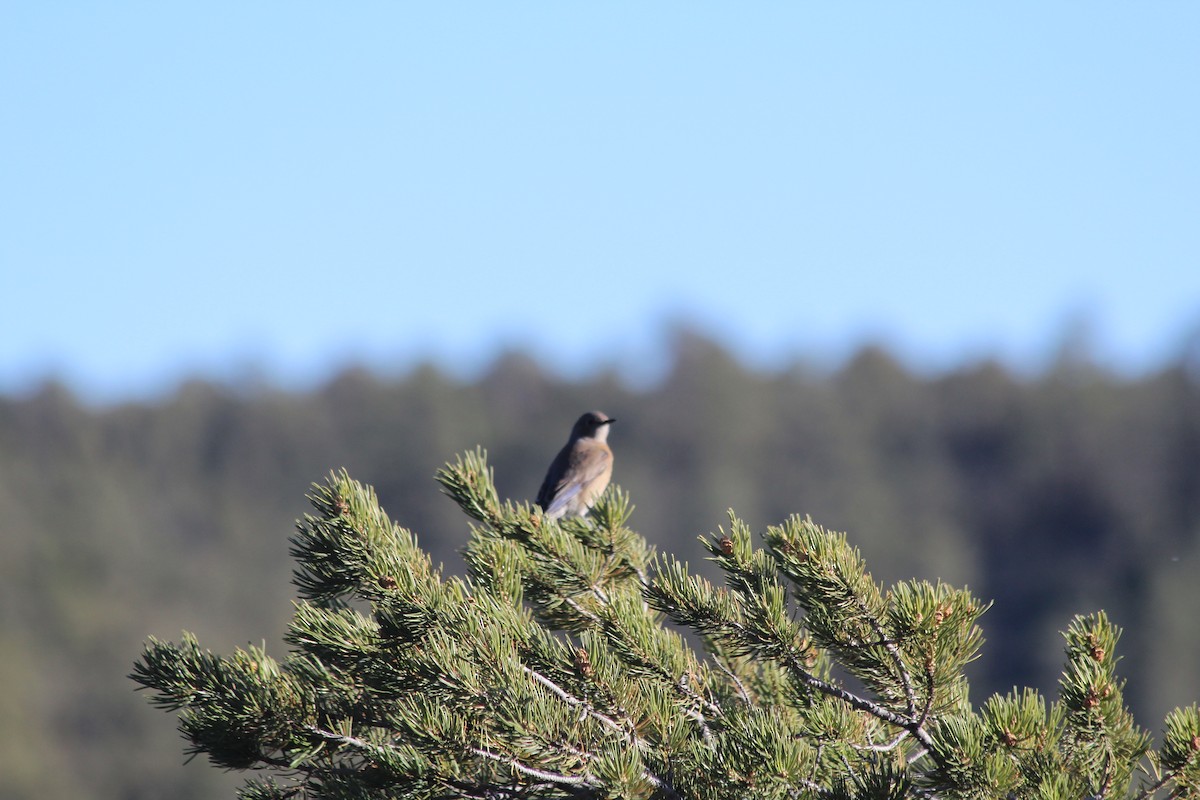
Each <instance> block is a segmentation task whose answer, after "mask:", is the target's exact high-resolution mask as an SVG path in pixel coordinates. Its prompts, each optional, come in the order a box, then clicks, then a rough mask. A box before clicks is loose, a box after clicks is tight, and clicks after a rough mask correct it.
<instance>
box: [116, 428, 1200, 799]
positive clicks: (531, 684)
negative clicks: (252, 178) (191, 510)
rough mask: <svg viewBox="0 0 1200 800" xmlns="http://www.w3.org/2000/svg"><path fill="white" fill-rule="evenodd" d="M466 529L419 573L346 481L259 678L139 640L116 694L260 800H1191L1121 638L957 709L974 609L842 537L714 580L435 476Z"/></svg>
mask: <svg viewBox="0 0 1200 800" xmlns="http://www.w3.org/2000/svg"><path fill="white" fill-rule="evenodd" d="M437 479H438V481H439V482H440V483H441V485H442V488H443V490H444V491H445V493H446V494H447V495H448V496H449V497H451V498H452V499H453V500H454V501H455V502H456V503H457V504H458V505H459V506H460V507H461V508H462V510H463V511H464V512H465V513H466V515H467V516H468V517H469V519H470V521H471V522H470V530H471V535H470V538H469V540H468V542H467V544H466V547H465V550H464V555H465V558H466V562H467V565H468V570H469V572H468V575H467V576H465V577H462V578H459V577H452V576H446V575H443V574H442V573H441V571H440V569H438V568H435V567H434V566H433V564H432V563H431V562H430V560H429V558H428V556H427V555H426V554H425V553H424V552H423V551H422V550H421V549H420V547H419V546H418V543H417V539H416V537H415V536H414V535H413V534H412V533H411V532H409V531H406V530H404V529H403V528H401V527H399V526H397V525H395V524H394V523H393V522H391V521H390V520H389V519H388V517H387V516H386V514H385V513H384V512H383V510H382V509H381V508H380V506H379V503H378V501H377V499H376V497H375V495H374V493H373V491H372V490H371V489H370V488H369V487H365V486H363V485H361V484H359V483H357V482H355V481H354V480H352V479H351V478H350V477H349V475H347V474H346V473H345V472H341V473H336V474H332V475H330V476H329V478H328V479H327V480H326V482H325V483H323V484H320V485H315V486H314V488H313V491H312V493H311V495H310V499H311V501H312V506H313V513H312V514H310V515H308V516H306V517H305V518H304V519H303V520H302V521H301V522H300V523H299V524H298V530H297V533H296V535H295V537H294V538H293V540H292V555H293V557H294V558H295V559H296V563H297V567H296V571H295V584H296V587H297V589H298V594H299V597H298V600H297V602H296V609H295V615H294V617H293V619H292V622H291V625H290V627H289V629H288V631H287V634H286V637H285V639H286V641H287V642H288V644H289V645H290V646H291V648H292V650H291V652H290V653H289V654H288V655H287V657H286V658H284V659H283V660H282V661H277V660H275V659H273V658H271V657H269V656H268V655H267V654H266V653H265V652H263V650H262V649H261V648H250V649H248V650H245V651H242V650H239V651H237V652H236V653H234V654H233V655H232V656H217V655H214V654H212V653H210V652H208V651H205V650H202V649H201V648H200V645H199V643H198V642H197V641H196V639H195V638H194V637H192V636H191V635H189V634H185V635H184V637H183V640H182V641H181V642H180V643H179V644H173V643H165V642H161V641H158V640H155V639H151V640H149V642H148V643H147V645H146V649H145V652H144V653H143V655H142V657H141V659H140V660H139V661H138V662H137V663H136V664H135V667H134V672H133V674H132V676H131V677H132V678H133V679H134V680H135V681H136V682H137V683H139V684H140V685H141V686H142V687H144V688H147V689H149V690H150V699H151V702H153V703H154V704H155V705H158V706H160V707H161V708H164V709H166V710H168V711H178V712H179V718H180V731H181V733H182V734H183V736H184V738H185V739H186V740H187V742H188V744H187V751H188V752H189V753H190V754H204V755H206V756H208V758H209V759H210V760H211V761H212V763H213V764H215V765H217V766H219V767H223V768H227V769H238V770H255V771H259V772H260V776H259V777H254V778H251V779H250V780H249V781H248V782H247V783H246V784H245V786H244V787H243V789H242V791H241V796H242V797H243V798H247V799H248V800H249V799H251V798H253V799H254V800H268V798H272V799H278V798H291V797H296V798H300V797H303V798H329V800H340V799H341V798H347V799H349V798H430V799H432V798H495V799H496V800H502V799H503V800H510V799H511V800H518V799H519V798H605V797H612V798H704V799H705V800H709V799H710V798H713V799H716V800H720V799H721V798H797V799H799V798H813V799H814V800H816V799H818V798H819V799H820V800H851V799H852V798H853V799H856V800H859V799H861V800H865V799H866V798H879V799H883V798H908V797H914V798H1022V799H1023V798H1045V800H1051V799H1052V798H1062V799H1063V800H1066V798H1072V799H1073V800H1074V799H1077V798H1084V797H1087V798H1097V799H1099V798H1118V797H1120V798H1126V797H1136V798H1145V799H1147V800H1148V799H1149V798H1155V797H1157V798H1168V797H1169V798H1192V797H1200V712H1198V711H1197V708H1196V707H1195V706H1192V707H1190V708H1187V709H1179V710H1176V711H1175V712H1173V713H1172V714H1171V715H1170V716H1169V717H1168V718H1167V721H1166V725H1165V728H1164V731H1163V737H1162V739H1163V740H1162V744H1161V746H1160V748H1159V749H1158V750H1157V751H1155V750H1153V749H1152V748H1151V740H1150V737H1149V735H1148V734H1147V733H1146V732H1145V731H1143V730H1141V729H1140V728H1138V727H1137V726H1136V725H1135V724H1134V722H1133V720H1132V718H1131V716H1130V714H1129V712H1128V710H1127V709H1126V708H1125V705H1124V702H1123V700H1122V689H1123V683H1122V681H1121V680H1120V679H1119V678H1118V677H1117V676H1116V671H1115V668H1116V662H1117V658H1116V656H1115V654H1114V652H1115V648H1116V643H1117V639H1118V637H1119V634H1120V632H1119V630H1118V629H1117V628H1116V627H1115V626H1114V625H1112V624H1111V623H1110V622H1109V621H1108V619H1107V618H1106V617H1105V616H1104V614H1103V613H1101V614H1097V615H1094V616H1090V617H1081V618H1078V619H1076V620H1075V621H1074V622H1072V623H1071V625H1070V627H1069V629H1068V631H1067V633H1066V640H1067V647H1066V658H1067V660H1066V667H1065V669H1064V672H1063V677H1062V682H1061V689H1060V699H1059V700H1058V701H1057V702H1054V703H1049V702H1047V700H1046V699H1044V698H1043V697H1042V696H1040V695H1039V694H1038V693H1037V692H1035V691H1033V690H1029V689H1026V690H1020V691H1018V690H1014V691H1013V692H1012V693H1010V694H1008V695H1005V696H1003V697H1000V696H996V697H992V698H990V699H988V700H987V701H986V702H985V703H984V704H983V706H982V708H979V709H976V708H974V707H972V705H971V703H970V702H969V699H968V686H967V681H966V678H965V677H964V675H963V669H964V667H965V666H966V664H967V663H969V662H970V661H971V660H972V659H974V658H976V657H977V656H978V654H979V650H980V646H981V644H982V642H983V637H982V634H981V631H980V628H979V626H978V621H979V618H980V616H981V615H982V613H983V612H984V610H985V608H986V606H985V605H984V604H983V603H981V602H979V601H978V600H977V599H975V598H974V597H973V596H972V595H971V594H970V592H968V591H966V590H964V589H955V588H953V587H949V586H946V585H943V584H940V583H939V584H930V583H928V582H925V581H907V582H902V583H900V584H897V585H896V586H893V587H890V588H885V587H882V586H879V585H877V584H876V583H875V582H874V581H873V580H872V578H871V576H870V574H869V573H868V572H867V571H866V566H865V564H864V563H863V560H862V557H861V556H860V554H859V553H858V552H857V551H856V550H855V549H854V548H853V547H851V546H850V545H849V544H848V543H847V541H846V537H845V536H844V535H843V534H838V533H832V532H829V531H826V530H824V529H823V528H821V527H820V526H819V525H817V524H815V523H814V522H812V521H811V520H809V519H804V518H799V517H793V518H791V519H789V520H787V521H786V522H784V523H783V524H782V525H780V526H777V527H771V528H769V529H768V530H767V531H766V533H765V535H764V536H763V544H764V546H758V547H756V545H755V541H754V537H753V535H752V532H751V531H750V529H749V528H748V527H747V526H746V524H745V523H743V522H742V521H741V520H739V519H738V518H737V517H736V516H734V515H733V514H732V513H731V515H730V521H729V527H728V529H727V530H726V529H725V528H721V529H719V530H718V531H717V532H716V533H715V534H712V535H710V536H706V537H703V538H702V539H701V541H702V543H703V545H704V547H705V548H706V549H707V550H708V552H709V554H710V558H711V560H712V561H713V562H714V563H715V565H716V566H717V567H718V568H719V570H720V573H721V574H722V575H723V581H722V584H721V585H715V584H713V583H712V582H710V581H708V580H706V579H705V578H703V577H700V576H698V575H695V574H693V573H692V572H691V571H690V570H689V568H688V566H687V565H686V564H684V563H682V562H680V561H678V560H676V559H674V558H671V557H659V556H656V555H655V554H654V553H653V552H652V550H651V549H650V548H649V547H648V546H647V545H646V542H645V540H644V539H643V538H642V537H641V536H639V535H637V534H636V533H634V532H633V531H631V530H630V529H629V528H628V527H627V523H628V520H629V517H630V514H631V511H632V506H631V505H630V502H629V497H628V495H626V494H625V493H624V492H622V491H621V490H620V489H619V488H616V487H613V488H612V489H610V490H609V491H608V492H607V493H606V495H605V496H604V498H603V499H602V500H601V502H600V503H599V505H598V506H597V507H596V508H595V509H594V510H593V512H592V514H591V516H590V517H589V518H588V519H585V520H562V521H551V520H547V519H546V518H545V517H544V516H543V515H542V513H541V511H540V510H539V509H538V508H536V507H534V506H531V505H529V504H528V503H519V504H515V503H511V502H502V501H501V500H500V498H499V496H498V495H497V493H496V490H495V488H494V485H493V481H492V475H491V472H490V470H489V468H488V466H487V463H486V457H485V454H484V453H483V452H482V451H476V452H472V453H468V454H465V455H463V456H461V457H460V458H458V459H457V460H456V461H455V462H454V463H453V464H448V465H447V466H446V467H445V468H444V469H442V470H441V471H440V472H439V473H438V476H437Z"/></svg>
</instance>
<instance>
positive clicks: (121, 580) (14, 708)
mask: <svg viewBox="0 0 1200 800" xmlns="http://www.w3.org/2000/svg"><path fill="white" fill-rule="evenodd" d="M674 359H675V360H674V365H673V367H672V369H671V370H670V372H669V374H668V375H667V377H666V378H665V380H664V381H663V382H662V383H661V384H659V385H657V386H656V387H654V388H652V389H647V390H639V391H635V390H632V389H630V388H628V387H626V386H625V385H623V384H622V382H621V381H620V380H618V379H617V377H616V376H615V375H600V376H596V377H594V378H592V379H590V380H588V381H586V382H582V383H568V382H563V381H561V380H559V379H556V378H554V377H552V376H550V375H548V374H547V373H546V372H544V371H543V370H542V369H541V368H539V366H538V365H537V364H535V363H534V362H532V361H530V360H528V359H527V358H525V357H522V356H518V355H513V356H509V357H506V358H503V359H501V360H500V361H498V362H497V363H496V364H495V365H493V367H492V368H491V369H490V371H489V372H488V373H487V374H486V375H484V376H483V377H481V378H480V379H479V380H477V381H472V382H462V381H457V380H454V379H452V378H450V377H448V376H447V374H446V373H444V372H442V371H439V370H438V369H437V368H435V367H423V368H419V369H416V370H414V371H412V372H411V373H409V374H407V375H405V376H403V377H401V378H397V379H383V378H379V377H376V376H373V375H372V374H369V373H367V372H363V371H348V372H346V373H344V374H342V375H340V376H339V377H337V378H336V379H334V380H332V381H330V382H329V383H328V384H326V385H324V386H322V387H320V388H319V389H317V390H315V391H312V392H309V393H285V392H280V391H274V390H267V389H259V390H253V391H238V390H234V389H230V388H228V387H222V386H217V385H210V384H205V383H192V384H188V385H185V386H183V387H181V388H180V389H179V390H178V391H177V392H176V393H175V394H173V395H172V396H171V397H169V398H166V399H164V400H163V401H161V402H159V403H155V404H153V405H146V404H128V405H122V406H119V407H115V408H108V409H100V410H96V409H88V408H86V407H85V406H83V405H82V404H80V403H79V402H77V400H76V399H75V398H74V397H72V395H71V394H70V392H69V391H67V390H66V389H64V388H63V387H61V386H57V385H49V386H46V387H44V388H43V389H42V390H41V391H39V392H37V393H36V394H34V395H33V396H30V397H24V398H19V399H18V398H8V399H0V593H2V598H3V601H2V603H0V609H2V614H0V648H2V652H3V658H2V659H0V686H2V687H3V689H2V691H0V726H2V727H3V729H4V730H5V731H7V732H8V733H6V735H5V736H4V737H3V738H4V741H3V744H2V745H0V775H2V776H3V783H4V790H3V796H5V797H13V798H23V797H30V798H32V797H39V798H45V797H67V796H81V797H82V796H86V797H122V798H143V797H144V798H158V797H163V796H174V797H176V798H177V800H185V799H186V798H193V797H202V796H203V797H211V796H213V795H214V792H218V791H225V792H229V791H231V787H232V786H234V785H236V784H237V783H239V782H240V781H239V780H235V779H232V778H229V777H228V776H225V775H222V774H220V773H218V772H216V771H215V770H213V769H211V768H210V767H209V766H208V765H207V764H205V763H200V762H197V763H193V764H189V765H188V766H186V767H181V766H180V762H181V761H182V757H181V755H180V753H181V745H182V742H181V741H180V740H179V739H178V737H177V736H176V735H175V733H174V731H173V724H174V723H173V720H172V718H171V717H170V716H169V715H165V714H162V713H161V712H157V711H154V710H152V709H149V708H147V707H145V703H144V700H143V699H142V698H141V697H140V696H138V695H137V694H135V693H134V691H133V689H134V685H133V683H132V682H131V681H130V680H128V678H127V677H126V676H127V674H128V672H129V671H130V666H131V663H132V661H133V660H134V659H135V658H136V657H137V656H138V654H139V653H140V651H141V645H142V641H143V640H144V638H145V637H146V636H147V635H150V634H153V635H156V636H158V637H160V638H167V639H178V637H179V633H180V631H181V630H182V629H187V630H191V631H194V632H196V633H197V634H198V635H199V636H200V639H201V641H202V642H204V644H205V646H208V647H212V648H213V649H216V650H229V649H231V648H233V647H235V646H237V645H244V644H245V643H247V642H253V643H254V644H261V643H263V642H264V641H265V644H266V647H267V649H268V651H269V652H275V653H277V654H278V653H279V652H280V651H282V650H283V649H284V647H283V645H282V644H281V643H280V638H281V635H282V633H283V631H284V626H285V623H286V620H287V619H288V617H289V616H290V614H291V604H290V603H291V597H292V596H293V593H292V587H291V586H290V584H289V581H290V574H291V566H292V565H291V563H290V561H289V558H288V542H287V540H288V537H289V536H290V535H291V533H292V529H293V522H294V520H295V519H296V518H297V517H299V516H300V515H302V514H303V513H304V512H305V511H306V510H307V504H306V501H305V497H304V495H305V492H306V491H307V490H308V487H309V484H310V483H312V482H313V481H317V480H320V479H322V478H323V477H324V476H325V475H326V474H327V473H328V472H329V471H330V470H331V469H334V468H338V467H346V468H347V469H348V470H349V472H350V474H351V475H352V476H353V477H354V478H356V479H358V480H360V481H363V482H365V483H369V484H372V485H374V486H375V488H376V489H377V491H378V493H379V497H380V500H381V501H382V503H383V505H384V507H385V508H386V509H387V510H388V512H389V513H390V515H391V516H392V517H393V518H394V519H396V520H397V521H399V522H400V523H401V524H403V525H405V526H407V527H409V528H410V529H411V530H413V531H414V532H416V533H417V535H418V537H419V539H420V541H421V542H422V544H423V546H424V547H425V548H426V549H428V550H429V551H431V552H432V553H433V556H434V560H435V562H436V561H438V560H440V561H443V562H444V563H445V564H446V565H447V567H448V568H449V569H452V570H456V569H457V568H458V564H459V562H458V556H457V554H456V549H457V548H458V547H459V546H460V545H461V544H462V543H463V542H464V541H465V537H466V521H465V520H464V518H463V517H462V516H461V514H460V513H459V511H458V510H457V508H456V507H455V506H454V504H453V503H451V502H450V501H449V500H448V499H446V498H444V497H442V496H441V495H440V494H439V491H438V487H437V485H436V484H435V483H434V480H433V474H434V472H435V470H436V469H437V468H438V467H439V466H441V465H442V464H443V463H444V462H445V461H447V460H450V459H452V458H453V457H454V456H455V455H456V454H457V453H459V452H462V451H464V450H467V449H471V448H474V447H475V446H476V445H481V446H483V447H484V448H486V449H487V451H488V454H489V461H490V463H491V464H492V465H493V467H494V468H495V471H496V483H497V486H498V488H499V490H500V492H501V494H502V496H505V497H508V498H511V499H514V500H522V499H531V498H532V497H533V495H534V494H535V492H536V491H537V488H538V484H539V483H540V480H541V478H542V475H543V473H544V470H545V468H546V466H547V464H548V463H549V460H550V458H551V457H552V456H553V454H554V452H555V451H556V449H557V448H558V447H560V446H561V445H562V443H563V441H564V440H565V438H566V435H567V433H568V431H569V429H570V426H571V423H572V422H573V421H574V419H575V418H576V417H577V416H578V414H579V413H580V412H581V411H584V410H587V409H590V408H599V409H603V410H604V411H606V412H607V413H609V414H610V415H612V416H614V417H617V418H618V420H619V421H618V423H617V424H616V425H615V426H614V428H613V431H612V435H611V437H610V440H609V441H610V444H611V445H612V446H613V449H614V451H615V453H616V469H615V472H614V481H615V482H616V483H618V484H620V485H621V486H622V487H623V488H625V489H626V490H628V491H629V492H630V494H631V496H632V499H633V502H634V504H635V505H636V510H635V512H634V515H633V518H632V526H633V527H634V528H635V529H637V530H639V531H640V532H641V533H643V534H645V535H646V536H647V537H648V538H649V539H650V540H651V541H652V542H654V543H655V544H656V545H657V547H658V548H659V549H660V550H665V551H669V552H673V553H676V554H678V555H679V556H680V557H681V558H685V559H690V560H691V561H692V562H693V563H698V562H701V561H702V559H703V554H704V553H703V550H702V549H701V548H700V547H699V545H698V544H697V542H696V537H697V536H698V535H700V534H703V533H706V532H709V531H712V530H714V529H715V528H716V527H717V526H720V525H723V524H727V518H726V509H727V508H730V507H732V508H733V509H735V510H736V511H737V512H738V514H739V515H740V516H742V517H743V518H744V519H745V520H746V521H747V522H749V523H750V524H751V525H753V526H755V527H756V529H758V530H761V529H763V528H764V527H765V526H766V525H767V524H769V523H773V522H777V521H780V520H782V519H783V518H784V517H786V516H787V515H789V514H791V513H800V514H807V515H810V516H812V517H813V518H814V519H815V520H816V521H817V522H819V523H820V524H822V525H824V526H826V527H829V528H832V529H836V530H844V531H847V532H848V534H849V537H850V540H851V542H853V543H855V544H856V545H857V546H858V547H860V548H861V550H862V551H863V554H864V556H865V558H866V561H867V563H868V565H869V566H870V567H871V568H872V570H873V572H874V575H875V578H876V579H877V580H881V581H886V582H891V581H894V580H896V579H900V578H907V577H920V578H927V579H930V580H937V579H942V580H944V581H946V582H949V583H951V584H955V585H969V586H970V587H971V589H972V590H973V591H974V593H975V594H976V595H977V596H979V597H982V598H985V599H992V600H994V601H995V605H994V606H993V607H992V608H991V609H990V610H989V611H988V612H987V613H986V614H985V615H984V617H983V621H982V624H983V628H984V631H985V633H986V635H987V639H988V641H987V643H986V644H985V646H984V649H983V655H982V658H981V659H980V660H979V661H978V662H977V663H976V664H975V665H974V666H973V668H972V671H971V672H970V674H971V676H972V680H973V689H972V691H973V695H974V698H975V699H976V700H981V699H982V698H984V697H986V696H987V695H988V694H990V693H991V692H994V691H1006V690H1007V689H1009V688H1011V687H1012V686H1013V685H1014V684H1016V685H1033V686H1037V687H1039V688H1041V689H1043V690H1045V691H1047V692H1050V693H1052V692H1053V689H1054V682H1055V679H1056V677H1057V674H1058V671H1059V669H1060V666H1061V662H1062V640H1061V637H1060V636H1059V634H1058V631H1059V630H1061V629H1063V628H1064V627H1065V625H1066V624H1067V622H1068V621H1069V619H1070V617H1071V615H1073V614H1075V613H1085V612H1090V611H1094V610H1096V609H1099V608H1103V609H1105V610H1107V611H1108V613H1109V615H1110V616H1111V617H1112V618H1113V619H1114V621H1115V622H1117V623H1118V624H1120V625H1122V626H1123V627H1124V628H1125V629H1126V633H1125V638H1124V640H1123V641H1122V645H1121V648H1120V651H1121V653H1122V654H1123V655H1124V657H1125V658H1124V661H1123V662H1122V669H1123V674H1124V675H1125V676H1126V677H1128V679H1129V685H1128V689H1127V696H1128V698H1129V701H1130V704H1131V706H1132V708H1133V709H1134V711H1135V713H1136V714H1137V716H1138V718H1139V720H1140V721H1141V722H1142V724H1144V725H1148V726H1152V725H1154V724H1156V721H1157V720H1161V719H1162V718H1163V716H1164V714H1165V712H1166V711H1167V710H1169V709H1170V708H1171V707H1174V706H1176V705H1183V704H1190V703H1192V702H1193V701H1196V700H1200V625H1197V623H1196V615H1197V613H1200V581H1198V580H1197V579H1196V575H1197V574H1200V552H1198V547H1197V540H1198V539H1200V370H1198V368H1197V365H1196V364H1190V365H1189V364H1187V363H1184V362H1182V361H1181V362H1179V363H1176V364H1174V365H1170V366H1168V367H1167V368H1164V369H1163V370H1162V371H1160V372H1158V373H1156V374H1153V375H1149V376H1146V377H1142V378H1138V379H1129V378H1121V377H1116V376H1113V375H1110V374H1107V373H1105V372H1103V371H1101V370H1099V369H1097V368H1095V367H1093V366H1091V365H1089V364H1088V363H1086V362H1082V361H1080V360H1077V359H1076V360H1073V359H1069V358H1064V359H1062V360H1060V361H1059V362H1058V363H1057V364H1056V365H1054V366H1053V367H1052V368H1051V369H1049V370H1048V371H1046V372H1045V373H1043V374H1041V375H1039V376H1036V377H1032V378H1030V377H1024V378H1021V377H1017V376H1014V375H1013V374H1012V373H1010V372H1009V371H1007V370H1006V369H1005V368H1003V367H1001V366H998V365H996V364H992V363H982V364H976V365H971V366H964V367H962V368H960V369H957V370H955V371H952V372H949V373H945V374H941V375H937V376H933V377H929V376H922V375H917V374H914V373H913V372H911V371H909V370H907V369H906V368H905V367H904V366H903V365H902V364H900V363H898V362H897V361H895V360H894V359H892V358H891V357H890V356H889V355H888V354H886V353H885V352H882V351H879V350H875V349H868V350H864V351H862V352H860V353H859V354H858V355H857V356H856V357H855V358H853V359H852V360H851V361H849V362H848V363H847V364H845V365H844V366H843V367H841V368H839V369H837V370H834V371H833V372H831V373H819V372H815V371H812V370H809V369H806V368H804V367H803V366H800V365H797V366H795V367H794V368H792V369H787V370H782V371H778V372H771V373H764V372H756V371H751V370H749V369H747V368H746V367H745V366H743V365H741V364H740V363H739V362H738V361H736V360H735V359H734V358H732V357H731V356H730V355H729V354H728V353H726V352H724V351H723V350H722V349H721V348H720V347H718V346H717V345H715V344H713V343H712V342H710V341H708V340H706V339H704V338H701V337H696V336H691V335H684V336H681V337H680V338H679V340H678V342H677V346H676V350H675V355H674Z"/></svg>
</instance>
